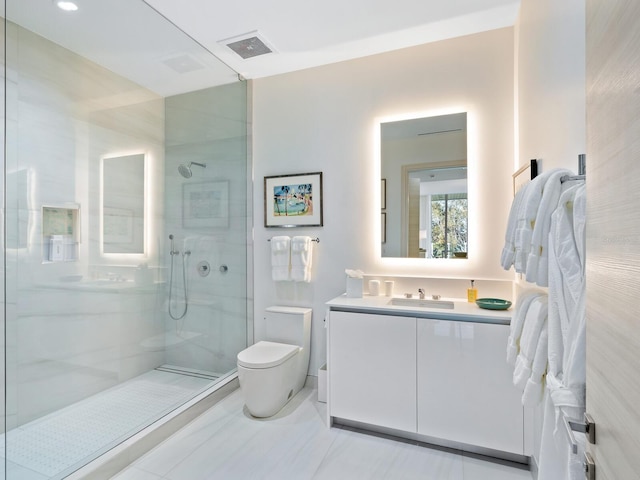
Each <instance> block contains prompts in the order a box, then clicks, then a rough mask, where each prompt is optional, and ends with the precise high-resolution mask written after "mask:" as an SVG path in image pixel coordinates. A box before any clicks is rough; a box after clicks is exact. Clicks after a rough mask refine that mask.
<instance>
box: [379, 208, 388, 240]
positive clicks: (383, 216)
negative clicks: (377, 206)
mask: <svg viewBox="0 0 640 480" xmlns="http://www.w3.org/2000/svg"><path fill="white" fill-rule="evenodd" d="M380 240H381V241H382V243H387V212H381V213H380Z"/></svg>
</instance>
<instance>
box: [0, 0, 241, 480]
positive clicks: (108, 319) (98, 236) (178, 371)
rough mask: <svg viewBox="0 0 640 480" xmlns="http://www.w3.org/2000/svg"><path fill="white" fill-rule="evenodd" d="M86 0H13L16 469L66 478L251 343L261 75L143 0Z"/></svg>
mask: <svg viewBox="0 0 640 480" xmlns="http://www.w3.org/2000/svg"><path fill="white" fill-rule="evenodd" d="M78 7H79V8H78V10H77V11H75V12H74V11H62V10H59V9H58V8H57V6H56V5H55V2H52V1H51V0H7V1H6V14H5V16H6V21H5V24H4V25H3V26H4V28H6V35H4V36H3V39H2V41H3V42H5V45H4V48H3V49H2V50H3V51H5V52H6V59H5V61H4V62H3V63H4V65H5V75H4V78H3V80H4V81H3V88H4V89H5V91H6V111H4V112H3V121H4V122H5V124H6V128H5V129H2V131H3V132H4V131H6V138H4V139H3V143H4V147H5V148H4V154H5V155H6V158H3V169H2V172H1V175H2V179H3V182H2V189H3V192H4V196H3V198H4V199H5V200H6V204H5V205H3V207H4V209H3V212H2V213H3V215H2V221H3V222H5V223H6V225H5V229H4V234H3V236H2V248H3V253H4V255H3V260H2V262H3V263H2V265H1V266H2V268H3V275H2V280H1V282H2V287H3V288H2V292H3V301H4V303H3V306H4V308H3V318H2V320H3V322H4V326H5V328H4V329H2V331H3V334H5V338H3V342H2V344H3V347H4V349H5V355H4V356H2V360H3V361H6V364H5V365H4V366H3V367H4V368H3V372H4V381H3V383H2V384H3V388H4V389H5V392H4V393H5V394H4V395H3V396H2V398H6V405H3V409H4V411H3V415H2V421H3V424H4V429H3V438H2V440H3V445H4V452H2V453H3V461H4V465H5V467H6V478H8V479H13V478H16V479H17V478H20V479H34V480H36V479H37V480H39V479H46V478H64V477H65V476H67V475H69V474H70V473H71V472H73V471H75V470H77V469H78V468H81V467H82V466H83V465H85V464H86V463H87V462H90V461H91V460H92V459H95V458H96V457H98V456H99V455H101V454H102V453H103V452H105V451H107V450H108V449H110V448H112V447H113V446H115V445H117V444H118V443H120V442H122V441H123V440H125V439H127V438H129V437H130V436H131V435H132V434H134V433H136V432H138V431H140V430H141V429H143V428H144V427H146V426H148V425H150V424H151V423H153V422H154V421H156V420H157V419H159V418H161V417H162V416H164V415H170V414H171V412H172V411H173V410H175V408H176V407H178V406H180V405H183V404H184V403H185V402H188V401H190V400H191V399H193V398H194V397H195V396H196V395H198V394H200V393H202V392H204V391H208V390H211V389H213V388H215V385H216V384H217V383H218V384H220V383H222V382H223V381H224V380H225V379H228V378H229V376H230V375H232V374H233V372H234V369H235V356H236V354H237V352H238V351H240V350H242V349H243V348H245V346H246V344H247V322H248V309H247V296H248V281H247V278H248V275H249V272H248V270H249V265H250V264H249V262H247V251H248V249H247V242H248V237H247V224H248V219H249V218H251V216H250V215H249V212H248V211H247V209H248V205H249V204H250V202H248V200H247V191H248V188H247V187H248V185H249V182H248V180H247V178H248V176H247V164H248V159H247V90H246V83H244V82H240V81H238V76H237V74H236V73H235V72H233V71H231V70H230V69H228V68H227V67H226V66H225V65H223V64H221V63H220V62H219V61H218V60H217V59H216V58H215V57H213V56H212V55H211V53H209V52H207V51H205V50H204V49H202V48H201V47H200V46H199V45H198V44H197V43H196V42H194V41H193V40H192V39H191V38H189V37H188V36H186V35H185V34H184V33H183V32H181V31H180V30H178V29H177V28H176V27H175V26H174V25H172V24H170V23H169V22H168V21H167V20H166V19H165V18H164V17H162V16H161V15H159V14H158V13H157V12H156V11H155V10H153V9H151V8H150V7H149V6H148V5H147V4H146V3H145V2H143V1H141V0H110V1H108V2H105V1H102V0H85V1H82V2H78ZM2 50H0V51H2ZM181 165H182V168H180V166H181ZM201 165H205V166H201ZM186 169H189V171H190V172H191V175H190V176H184V175H183V174H184V173H185V172H186V171H187V170H186ZM181 172H182V174H181ZM170 234H171V235H172V236H173V248H171V247H172V245H171V242H170V240H169V235H170ZM171 251H174V254H173V255H171V254H170V252H171ZM176 252H177V253H176ZM3 470H4V469H3Z"/></svg>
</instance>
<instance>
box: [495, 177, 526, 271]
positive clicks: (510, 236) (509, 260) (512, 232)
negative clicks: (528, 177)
mask: <svg viewBox="0 0 640 480" xmlns="http://www.w3.org/2000/svg"><path fill="white" fill-rule="evenodd" d="M526 193H527V189H526V187H523V188H521V189H520V190H518V191H517V192H516V196H515V197H514V199H513V203H512V204H511V210H510V211H509V220H508V222H507V231H506V233H505V235H504V247H503V248H502V254H501V256H500V265H502V268H504V269H505V270H509V269H510V268H511V266H512V265H513V262H514V261H515V257H516V227H517V224H518V214H519V213H520V208H521V205H522V202H523V199H524V197H525V196H526Z"/></svg>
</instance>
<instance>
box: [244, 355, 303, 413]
mask: <svg viewBox="0 0 640 480" xmlns="http://www.w3.org/2000/svg"><path fill="white" fill-rule="evenodd" d="M293 360H294V359H293V358H292V359H289V360H287V361H286V362H285V363H284V364H282V365H278V367H275V368H246V367H242V366H240V365H238V380H239V381H240V391H241V392H242V396H243V398H244V403H245V405H246V407H247V410H249V413H250V414H251V415H252V416H253V417H257V418H265V417H271V416H273V415H275V414H276V413H278V412H279V411H280V410H282V407H284V406H285V405H286V404H287V403H288V402H289V400H291V399H292V398H293V397H294V396H295V395H296V394H297V393H298V392H299V391H300V388H297V385H296V383H297V382H296V378H295V377H296V375H295V374H294V372H293V367H294V366H295V362H294V361H293Z"/></svg>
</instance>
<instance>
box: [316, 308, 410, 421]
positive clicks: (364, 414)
mask: <svg viewBox="0 0 640 480" xmlns="http://www.w3.org/2000/svg"><path fill="white" fill-rule="evenodd" d="M328 371H329V372H330V373H329V382H330V384H329V389H328V391H329V405H330V406H331V407H330V408H331V415H332V416H336V417H340V418H344V419H348V420H353V421H356V422H364V423H368V424H372V425H378V426H382V427H387V428H394V429H398V430H404V431H412V432H413V431H415V428H416V320H415V318H411V317H399V316H394V315H375V314H367V313H350V312H337V311H332V312H331V318H330V325H329V365H328Z"/></svg>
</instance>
